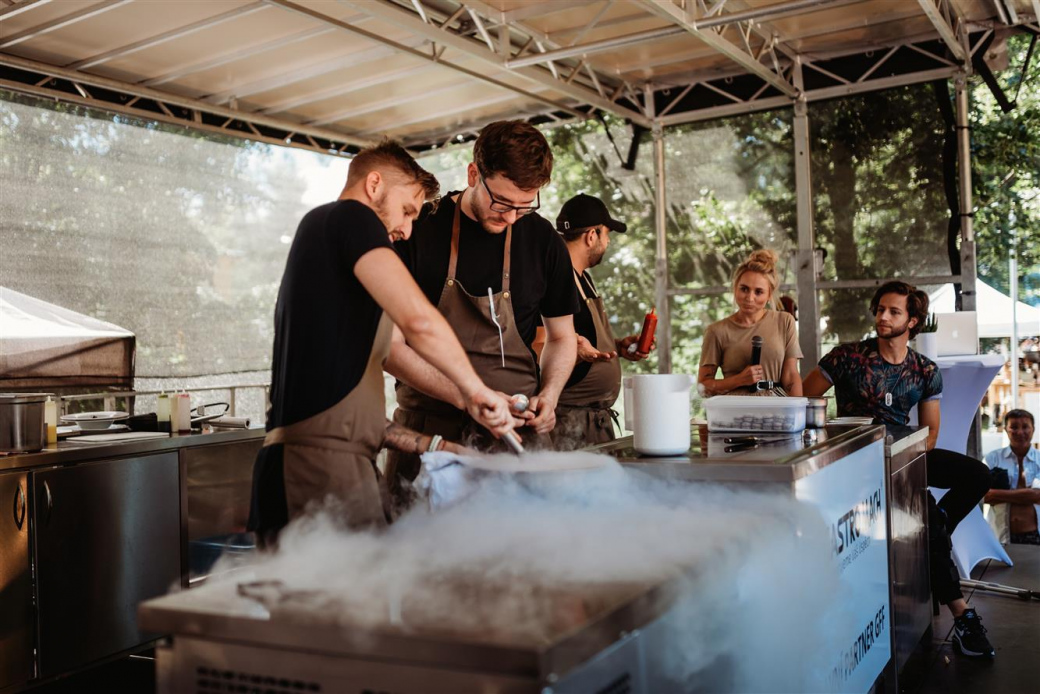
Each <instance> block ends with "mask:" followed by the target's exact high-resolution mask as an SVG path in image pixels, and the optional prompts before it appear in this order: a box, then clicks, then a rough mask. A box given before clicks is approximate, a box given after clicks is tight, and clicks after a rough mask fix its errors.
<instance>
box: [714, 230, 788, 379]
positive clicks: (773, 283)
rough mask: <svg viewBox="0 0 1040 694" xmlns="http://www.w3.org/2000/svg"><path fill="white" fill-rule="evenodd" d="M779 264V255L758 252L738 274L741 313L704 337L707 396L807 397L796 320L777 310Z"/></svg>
mask: <svg viewBox="0 0 1040 694" xmlns="http://www.w3.org/2000/svg"><path fill="white" fill-rule="evenodd" d="M776 263H777V255H776V253H774V252H773V251H769V250H759V251H755V252H753V253H752V254H751V255H750V256H749V257H748V258H747V260H745V261H744V262H743V263H741V264H740V265H738V266H737V269H736V271H735V272H734V273H733V303H735V304H736V306H737V310H736V312H735V313H734V314H733V315H731V316H728V317H726V318H724V319H722V320H720V321H717V322H715V323H712V324H711V325H709V326H708V329H707V331H706V332H705V333H704V344H703V348H702V350H701V366H700V372H699V373H698V376H697V380H698V381H699V383H700V385H701V386H702V387H703V389H704V394H705V395H722V394H728V395H794V396H800V395H801V394H802V380H801V376H799V374H798V360H799V359H801V358H802V351H801V348H799V346H798V334H797V332H796V331H795V323H794V317H793V316H792V315H791V314H789V313H786V312H784V311H780V310H778V308H779V307H778V306H777V301H776V298H775V295H776V290H777V287H779V285H780V281H779V279H778V277H777V274H776ZM720 368H721V369H722V378H718V377H717V376H718V371H719V369H720Z"/></svg>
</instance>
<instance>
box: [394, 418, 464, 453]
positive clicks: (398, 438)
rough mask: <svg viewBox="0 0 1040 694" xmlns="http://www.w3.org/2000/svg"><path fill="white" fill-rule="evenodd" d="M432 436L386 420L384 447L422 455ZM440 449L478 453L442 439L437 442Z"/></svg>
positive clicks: (427, 447)
mask: <svg viewBox="0 0 1040 694" xmlns="http://www.w3.org/2000/svg"><path fill="white" fill-rule="evenodd" d="M432 439H433V437H432V436H428V435H426V434H420V433H419V432H417V431H412V430H411V429H409V428H408V427H404V426H401V425H400V424H398V423H397V422H391V421H390V420H389V419H388V420H386V431H385V432H384V433H383V447H384V448H392V449H393V450H395V451H401V452H402V453H414V454H415V455H422V454H423V453H426V452H427V451H428V450H429V448H430V441H431V440H432ZM437 450H438V451H450V452H452V453H456V454H458V455H478V453H477V452H476V451H474V450H473V449H471V448H466V447H465V446H460V445H459V444H457V443H452V442H451V441H445V440H443V439H442V440H441V441H440V442H439V443H438V444H437Z"/></svg>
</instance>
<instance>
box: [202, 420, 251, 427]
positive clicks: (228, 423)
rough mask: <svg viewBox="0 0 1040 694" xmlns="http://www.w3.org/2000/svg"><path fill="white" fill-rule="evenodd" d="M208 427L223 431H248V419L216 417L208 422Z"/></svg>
mask: <svg viewBox="0 0 1040 694" xmlns="http://www.w3.org/2000/svg"><path fill="white" fill-rule="evenodd" d="M209 425H210V426H211V427H218V428H224V429H248V428H249V417H217V418H216V419H213V420H210V423H209Z"/></svg>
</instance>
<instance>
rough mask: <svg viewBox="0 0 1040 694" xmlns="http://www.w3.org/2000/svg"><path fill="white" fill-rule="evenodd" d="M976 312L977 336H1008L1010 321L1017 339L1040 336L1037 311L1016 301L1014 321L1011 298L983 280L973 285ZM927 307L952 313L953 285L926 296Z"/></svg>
mask: <svg viewBox="0 0 1040 694" xmlns="http://www.w3.org/2000/svg"><path fill="white" fill-rule="evenodd" d="M975 286H976V289H975V291H976V298H975V301H976V304H975V311H976V312H977V314H978V318H979V321H978V322H979V337H1010V336H1011V326H1012V324H1013V322H1017V323H1018V335H1019V337H1035V336H1037V335H1040V308H1036V307H1035V306H1030V305H1029V304H1027V303H1024V302H1022V301H1019V302H1016V303H1017V306H1016V312H1017V315H1016V316H1015V319H1016V320H1014V321H1013V320H1012V317H1011V297H1009V296H1008V295H1007V294H1004V293H1003V292H1001V291H1000V290H999V289H994V288H993V287H991V286H989V285H988V284H986V283H985V282H983V281H982V280H979V281H978V282H977V283H976V285H975ZM929 298H930V302H929V307H930V309H931V310H932V311H934V312H936V313H952V312H954V311H955V310H956V308H955V304H954V301H955V292H954V289H953V285H952V284H944V285H943V286H942V287H940V288H939V289H937V290H936V291H934V292H932V294H931V295H930V296H929Z"/></svg>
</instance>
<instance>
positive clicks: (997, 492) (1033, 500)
mask: <svg viewBox="0 0 1040 694" xmlns="http://www.w3.org/2000/svg"><path fill="white" fill-rule="evenodd" d="M984 500H985V502H986V503H987V504H1040V489H991V490H989V491H988V492H986V496H985V498H984Z"/></svg>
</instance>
